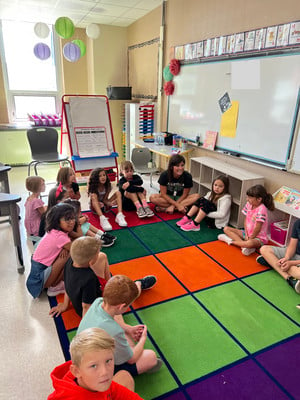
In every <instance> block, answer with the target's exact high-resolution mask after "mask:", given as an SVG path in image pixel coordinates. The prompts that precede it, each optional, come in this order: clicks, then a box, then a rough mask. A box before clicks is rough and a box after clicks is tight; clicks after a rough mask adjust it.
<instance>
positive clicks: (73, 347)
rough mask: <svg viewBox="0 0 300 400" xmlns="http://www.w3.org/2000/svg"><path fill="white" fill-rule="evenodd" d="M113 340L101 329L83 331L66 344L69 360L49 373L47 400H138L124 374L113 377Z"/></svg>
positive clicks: (127, 374)
mask: <svg viewBox="0 0 300 400" xmlns="http://www.w3.org/2000/svg"><path fill="white" fill-rule="evenodd" d="M114 349H115V342H114V339H113V338H112V337H111V336H110V335H109V334H108V333H106V332H105V331H104V330H103V329H99V328H91V329H86V330H85V331H83V332H82V333H81V334H80V335H77V336H75V337H74V338H73V340H72V342H71V344H70V353H71V361H67V362H65V363H64V364H61V365H59V366H58V367H56V368H55V369H54V370H53V371H52V373H51V379H52V382H53V387H54V392H53V393H52V394H50V395H49V396H48V400H83V399H86V400H88V399H94V400H96V399H98V400H100V399H103V400H105V399H110V400H141V397H140V396H139V395H138V394H136V393H134V392H133V390H134V380H133V378H132V377H131V376H130V374H129V373H128V372H127V371H119V372H117V373H116V374H115V375H114Z"/></svg>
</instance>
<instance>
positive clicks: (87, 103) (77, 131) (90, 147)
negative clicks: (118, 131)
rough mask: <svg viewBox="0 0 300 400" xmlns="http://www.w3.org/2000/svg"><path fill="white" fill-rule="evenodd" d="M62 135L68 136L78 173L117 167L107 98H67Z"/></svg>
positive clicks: (64, 101)
mask: <svg viewBox="0 0 300 400" xmlns="http://www.w3.org/2000/svg"><path fill="white" fill-rule="evenodd" d="M63 134H67V135H68V139H69V145H70V153H71V160H72V164H73V167H74V169H75V171H76V172H77V171H87V170H91V169H93V168H97V167H102V168H116V167H117V162H116V157H117V156H118V154H117V153H116V152H115V146H114V140H113V132H112V127H111V119H110V111H109V103H108V98H107V97H106V96H100V95H99V96H84V95H81V96H76V95H64V96H63V129H62V136H63Z"/></svg>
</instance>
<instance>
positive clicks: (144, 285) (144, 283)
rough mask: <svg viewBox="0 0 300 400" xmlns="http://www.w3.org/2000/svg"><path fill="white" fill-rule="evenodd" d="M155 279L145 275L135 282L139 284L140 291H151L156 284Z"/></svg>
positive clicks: (152, 276)
mask: <svg viewBox="0 0 300 400" xmlns="http://www.w3.org/2000/svg"><path fill="white" fill-rule="evenodd" d="M156 281H157V279H156V277H155V276H154V275H147V276H144V278H141V279H137V280H136V281H135V282H141V289H142V290H147V289H151V288H152V287H153V286H154V285H155V284H156Z"/></svg>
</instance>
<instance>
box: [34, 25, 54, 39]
mask: <svg viewBox="0 0 300 400" xmlns="http://www.w3.org/2000/svg"><path fill="white" fill-rule="evenodd" d="M49 32H50V29H49V26H48V25H47V24H45V23H44V22H37V23H36V24H35V25H34V33H35V34H36V36H37V37H39V38H41V39H46V37H47V36H48V35H49Z"/></svg>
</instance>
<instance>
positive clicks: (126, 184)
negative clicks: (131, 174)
mask: <svg viewBox="0 0 300 400" xmlns="http://www.w3.org/2000/svg"><path fill="white" fill-rule="evenodd" d="M129 185H130V183H129V182H125V183H124V185H122V189H123V190H126V189H127V188H128V186H129Z"/></svg>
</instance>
